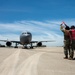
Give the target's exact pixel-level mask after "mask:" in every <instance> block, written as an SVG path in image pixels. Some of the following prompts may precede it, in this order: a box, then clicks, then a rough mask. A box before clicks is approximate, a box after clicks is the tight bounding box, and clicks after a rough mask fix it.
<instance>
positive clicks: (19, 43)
mask: <svg viewBox="0 0 75 75" xmlns="http://www.w3.org/2000/svg"><path fill="white" fill-rule="evenodd" d="M0 41H4V42H13V43H19V44H20V41H9V40H0Z"/></svg>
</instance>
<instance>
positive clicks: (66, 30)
mask: <svg viewBox="0 0 75 75" xmlns="http://www.w3.org/2000/svg"><path fill="white" fill-rule="evenodd" d="M63 24H64V25H65V26H63ZM69 29H70V28H69V26H67V25H66V24H65V23H64V22H63V23H62V24H61V25H60V30H61V31H62V32H63V33H64V55H65V57H64V59H68V55H69V54H70V35H69Z"/></svg>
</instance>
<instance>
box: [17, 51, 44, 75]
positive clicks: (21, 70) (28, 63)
mask: <svg viewBox="0 0 75 75" xmlns="http://www.w3.org/2000/svg"><path fill="white" fill-rule="evenodd" d="M43 53H45V52H39V53H36V54H34V55H32V56H30V57H29V58H27V59H26V60H25V61H24V62H23V63H22V64H21V65H20V66H19V67H18V69H17V74H16V75H38V73H37V65H38V62H39V58H40V56H41V55H42V54H43Z"/></svg>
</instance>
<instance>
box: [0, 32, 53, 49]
mask: <svg viewBox="0 0 75 75" xmlns="http://www.w3.org/2000/svg"><path fill="white" fill-rule="evenodd" d="M0 41H4V42H6V45H7V46H8V47H10V46H11V45H12V43H15V48H18V46H17V45H18V44H21V45H23V48H33V47H45V45H42V42H54V41H32V34H31V33H30V32H23V33H22V34H21V35H20V41H8V40H0ZM33 43H36V46H33ZM28 44H30V47H28V46H27V45H28Z"/></svg>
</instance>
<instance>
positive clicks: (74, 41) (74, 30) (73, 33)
mask: <svg viewBox="0 0 75 75" xmlns="http://www.w3.org/2000/svg"><path fill="white" fill-rule="evenodd" d="M70 39H71V49H70V57H69V59H70V60H72V59H73V57H74V49H75V26H74V25H72V26H71V30H70Z"/></svg>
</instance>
